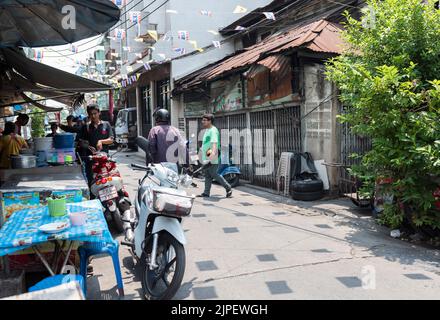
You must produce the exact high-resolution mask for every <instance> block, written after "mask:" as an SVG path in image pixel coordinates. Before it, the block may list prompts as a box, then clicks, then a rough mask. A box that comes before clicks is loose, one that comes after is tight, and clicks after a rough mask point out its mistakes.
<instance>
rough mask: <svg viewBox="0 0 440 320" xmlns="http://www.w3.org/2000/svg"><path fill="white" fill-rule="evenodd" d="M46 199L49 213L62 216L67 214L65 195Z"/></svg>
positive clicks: (53, 215)
mask: <svg viewBox="0 0 440 320" xmlns="http://www.w3.org/2000/svg"><path fill="white" fill-rule="evenodd" d="M46 200H47V206H48V207H49V214H50V215H51V216H52V217H62V216H65V215H66V214H67V209H66V197H65V196H63V197H62V198H61V199H52V198H47V199H46Z"/></svg>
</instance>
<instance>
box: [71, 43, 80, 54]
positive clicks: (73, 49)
mask: <svg viewBox="0 0 440 320" xmlns="http://www.w3.org/2000/svg"><path fill="white" fill-rule="evenodd" d="M70 51H71V52H73V53H78V47H77V46H74V45H73V44H71V45H70Z"/></svg>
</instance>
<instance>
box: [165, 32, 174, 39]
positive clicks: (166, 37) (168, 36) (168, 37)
mask: <svg viewBox="0 0 440 320" xmlns="http://www.w3.org/2000/svg"><path fill="white" fill-rule="evenodd" d="M162 40H163V41H171V40H173V36H172V35H171V34H170V32H167V33H165V34H164V36H163V37H162Z"/></svg>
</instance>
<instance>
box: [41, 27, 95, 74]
mask: <svg viewBox="0 0 440 320" xmlns="http://www.w3.org/2000/svg"><path fill="white" fill-rule="evenodd" d="M101 39H102V36H98V37H96V36H95V37H92V38H88V39H84V40H81V41H78V42H75V43H74V44H73V45H74V46H78V47H79V51H83V50H85V49H87V48H90V49H89V50H85V51H84V52H79V53H77V54H73V53H72V52H71V50H70V48H71V45H70V44H68V45H63V46H54V47H47V48H43V51H44V55H43V59H42V63H44V64H47V65H49V66H51V67H54V68H57V69H60V70H63V71H66V72H70V73H75V72H76V70H77V69H78V67H79V65H78V64H77V62H78V61H79V62H86V61H87V58H88V57H90V56H93V53H94V51H95V50H96V46H97V45H99V43H100V42H101ZM84 43H86V44H84ZM82 44H84V45H82Z"/></svg>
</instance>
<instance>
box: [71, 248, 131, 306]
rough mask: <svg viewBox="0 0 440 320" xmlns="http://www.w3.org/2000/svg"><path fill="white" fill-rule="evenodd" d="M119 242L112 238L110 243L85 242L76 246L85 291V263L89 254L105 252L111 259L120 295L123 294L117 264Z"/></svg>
mask: <svg viewBox="0 0 440 320" xmlns="http://www.w3.org/2000/svg"><path fill="white" fill-rule="evenodd" d="M118 251H119V243H118V241H116V240H113V241H112V242H111V243H106V242H100V243H97V242H86V243H85V244H84V245H82V246H81V247H79V248H78V252H79V256H80V261H81V262H80V274H81V276H83V277H84V279H85V281H84V291H85V292H87V264H88V260H89V258H90V257H91V256H95V255H102V254H107V255H109V256H111V258H112V260H113V268H114V269H115V275H116V282H117V285H118V291H119V295H120V296H122V297H123V296H124V285H123V283H122V275H121V266H120V264H119V254H118Z"/></svg>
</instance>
